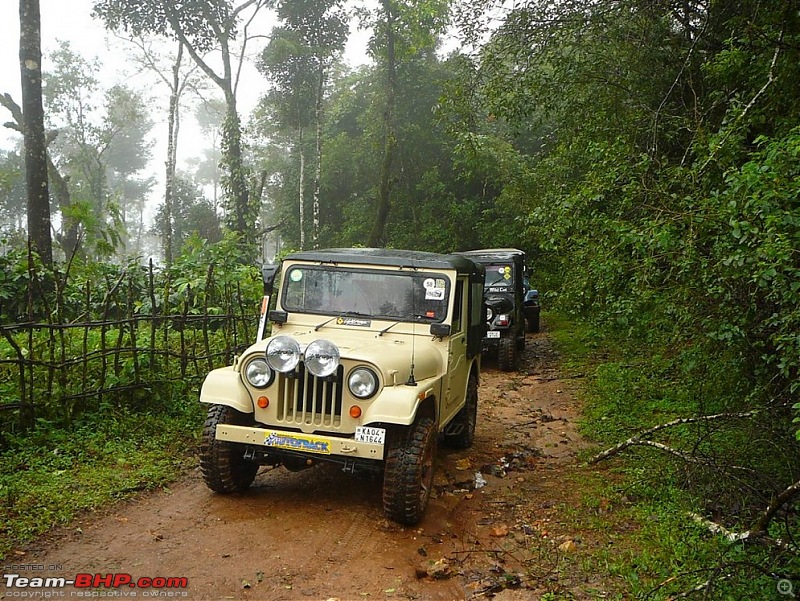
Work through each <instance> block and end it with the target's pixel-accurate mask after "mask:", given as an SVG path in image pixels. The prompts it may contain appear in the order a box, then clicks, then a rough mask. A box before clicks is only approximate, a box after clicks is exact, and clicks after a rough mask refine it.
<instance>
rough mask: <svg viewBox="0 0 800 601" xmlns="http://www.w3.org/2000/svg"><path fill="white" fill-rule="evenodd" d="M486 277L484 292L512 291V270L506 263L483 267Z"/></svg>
mask: <svg viewBox="0 0 800 601" xmlns="http://www.w3.org/2000/svg"><path fill="white" fill-rule="evenodd" d="M485 267H486V277H485V279H484V284H483V287H484V290H485V291H486V292H506V291H509V290H512V289H513V286H514V270H513V268H512V267H511V265H510V264H508V263H496V264H493V265H485Z"/></svg>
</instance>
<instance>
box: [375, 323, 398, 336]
mask: <svg viewBox="0 0 800 601" xmlns="http://www.w3.org/2000/svg"><path fill="white" fill-rule="evenodd" d="M398 323H403V320H402V319H401V320H400V321H396V322H394V323H390V324H389V325H388V326H386V327H385V328H383V329H382V330H381V331H380V332H378V336H383V335H384V334H385V333H386V332H388V331H389V330H391V329H392V328H393V327H395V326H396V325H397V324H398Z"/></svg>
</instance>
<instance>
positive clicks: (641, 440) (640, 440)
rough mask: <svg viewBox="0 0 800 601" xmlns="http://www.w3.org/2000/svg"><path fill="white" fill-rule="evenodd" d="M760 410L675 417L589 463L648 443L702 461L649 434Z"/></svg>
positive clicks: (618, 445)
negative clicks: (650, 437) (658, 440)
mask: <svg viewBox="0 0 800 601" xmlns="http://www.w3.org/2000/svg"><path fill="white" fill-rule="evenodd" d="M760 411H761V410H760V409H753V410H752V411H742V412H740V413H717V414H714V415H701V416H698V417H682V418H679V419H675V420H672V421H671V422H667V423H664V424H659V425H657V426H653V427H652V428H649V429H647V430H645V431H643V432H639V434H636V435H635V436H631V437H630V438H629V439H628V440H625V441H623V442H620V443H618V444H616V445H614V446H613V447H611V448H610V449H606V450H605V451H603V452H602V453H598V454H597V455H595V456H594V457H592V458H591V459H589V461H588V464H589V465H593V464H595V463H598V462H600V461H603V460H604V459H608V458H609V457H613V456H614V455H616V454H617V453H619V452H620V451H623V450H625V449H627V448H628V447H632V446H635V445H646V446H652V447H656V448H660V449H662V450H665V451H667V452H668V453H671V454H673V455H676V456H678V457H680V458H681V459H686V460H687V461H690V462H691V463H701V461H700V460H698V459H697V458H696V457H693V456H691V455H688V454H687V453H684V452H682V451H678V450H676V449H672V448H671V447H667V446H666V445H662V444H661V443H656V442H652V441H650V440H647V438H648V437H649V436H651V435H652V434H654V433H656V432H658V431H659V430H664V429H666V428H671V427H673V426H680V425H683V424H695V423H699V422H710V421H713V420H718V419H742V418H746V417H753V416H754V415H756V414H757V413H759V412H760ZM738 469H745V468H738Z"/></svg>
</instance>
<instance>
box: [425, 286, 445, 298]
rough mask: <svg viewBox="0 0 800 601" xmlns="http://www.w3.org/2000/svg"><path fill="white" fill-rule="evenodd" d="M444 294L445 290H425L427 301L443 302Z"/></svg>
mask: <svg viewBox="0 0 800 601" xmlns="http://www.w3.org/2000/svg"><path fill="white" fill-rule="evenodd" d="M444 292H445V290H444V288H427V289H426V290H425V300H435V301H443V300H444Z"/></svg>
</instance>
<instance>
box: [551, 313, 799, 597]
mask: <svg viewBox="0 0 800 601" xmlns="http://www.w3.org/2000/svg"><path fill="white" fill-rule="evenodd" d="M546 317H547V324H548V326H549V327H548V329H549V330H550V331H551V333H552V335H553V338H554V340H555V344H556V347H557V348H558V350H559V352H560V354H561V356H562V357H563V369H564V370H565V371H567V372H569V373H583V374H585V376H586V377H585V378H583V379H582V381H584V382H585V386H584V387H583V389H582V390H581V392H580V394H581V395H582V396H583V397H584V412H583V418H582V422H581V432H582V434H583V435H584V436H585V437H586V438H587V439H589V440H591V441H594V442H596V443H597V447H598V448H599V449H604V448H607V447H609V446H611V445H613V444H616V443H618V442H620V441H622V440H625V439H626V438H628V437H630V436H631V435H633V434H634V433H636V432H639V431H642V430H644V429H646V428H648V427H651V426H653V425H656V424H659V423H664V422H667V421H669V420H671V419H674V418H676V417H680V416H688V415H696V414H699V413H704V412H707V411H708V410H709V408H712V409H716V410H720V409H721V410H725V408H726V407H727V406H728V405H727V403H728V401H727V400H726V399H725V398H724V397H725V393H726V392H729V391H730V390H732V389H733V388H734V387H735V384H734V385H723V386H719V387H718V388H717V390H716V392H717V395H716V396H714V395H713V394H709V390H710V388H711V387H710V386H709V382H708V379H709V370H710V369H712V368H709V369H706V370H705V371H703V372H701V373H703V375H704V377H703V378H699V377H696V375H693V373H692V372H691V370H687V369H685V364H686V361H685V360H684V356H683V355H682V354H681V353H680V352H675V350H674V349H671V348H669V347H668V346H667V345H663V346H660V347H659V346H658V345H653V344H652V341H650V342H649V343H648V345H641V346H640V345H637V344H636V343H635V342H633V341H629V340H625V339H620V338H615V337H614V336H613V335H611V334H609V333H607V332H604V331H601V330H600V329H598V328H597V327H595V326H592V325H590V324H582V323H580V322H577V321H573V320H570V319H567V318H564V317H561V316H558V315H552V314H548V315H547V316H546ZM715 369H718V370H719V373H717V374H713V378H712V381H714V382H716V381H724V379H721V378H724V377H725V373H724V369H725V368H724V366H719V367H715ZM698 391H700V392H698ZM711 392H712V393H713V392H714V391H711ZM698 398H702V401H698V400H697V399H698ZM746 435H747V434H746V430H744V429H742V430H736V429H735V428H734V429H732V430H730V431H726V432H725V433H724V434H719V433H717V432H709V433H706V437H705V438H704V439H702V440H698V439H699V437H698V434H697V431H696V430H692V429H690V428H684V429H680V428H678V429H675V430H674V431H670V432H664V433H659V435H658V436H657V438H658V440H661V441H664V442H666V443H667V444H671V445H674V446H676V447H679V448H688V449H689V450H698V449H704V450H714V449H716V451H717V453H720V454H723V455H729V454H730V455H731V456H732V455H733V454H735V453H737V452H739V453H741V454H742V455H752V454H753V453H756V452H758V448H757V447H754V446H748V444H747V441H746V440H745V439H744V438H745V437H746ZM692 445H694V446H692ZM738 447H740V448H738ZM741 449H746V452H744V451H742V450H741ZM761 452H762V453H763V454H765V455H769V454H770V453H769V452H768V451H765V450H763V448H762V451H761ZM592 454H593V452H587V453H586V454H585V455H584V456H583V458H584V459H588V457H589V456H590V455H592ZM754 461H755V462H756V464H758V462H759V460H758V459H754ZM764 461H765V460H762V463H764ZM580 474H581V475H580V478H579V479H578V481H576V482H575V486H578V487H580V488H581V489H582V491H583V500H582V502H581V503H580V504H579V505H578V506H576V507H574V508H572V509H571V510H568V511H567V521H568V522H570V525H569V527H571V528H572V529H574V530H576V531H582V532H585V533H586V536H587V537H588V538H590V539H595V540H597V541H603V544H596V545H594V546H592V547H591V548H587V549H586V553H582V554H581V557H580V560H579V561H580V562H581V566H580V569H581V570H582V571H583V572H584V573H590V574H595V575H603V576H602V579H603V580H607V581H621V582H623V583H624V588H625V589H626V590H627V594H626V595H622V596H620V597H618V598H621V599H629V598H636V599H652V600H661V599H664V600H666V599H671V598H674V597H675V596H676V595H680V594H681V593H685V592H687V591H690V590H692V589H694V588H695V587H698V586H700V585H703V584H705V583H708V585H707V586H704V587H702V590H698V591H697V592H695V593H692V594H691V595H690V596H689V598H698V599H715V600H717V599H719V600H728V599H730V600H737V601H739V600H741V599H778V598H781V597H780V595H779V594H778V593H777V588H776V583H777V577H776V576H775V575H778V576H780V575H784V576H786V577H789V578H790V579H791V575H792V574H795V575H797V574H800V562H798V560H797V558H796V557H795V556H787V555H785V554H779V553H775V552H774V550H771V549H764V548H761V547H756V546H752V545H749V546H744V545H742V544H741V543H738V542H729V541H727V540H726V539H725V538H723V537H721V536H718V535H714V534H711V533H710V532H709V531H708V530H707V529H706V528H705V527H703V526H699V525H697V524H695V523H694V522H693V521H692V520H691V518H689V517H688V516H689V513H690V512H696V513H700V514H704V513H705V512H706V510H707V507H708V504H709V491H710V490H713V491H721V490H725V488H724V486H722V484H721V483H720V482H719V481H717V482H715V481H714V478H715V477H716V479H717V480H721V479H722V478H723V477H724V475H722V474H716V475H715V474H711V475H709V474H705V473H703V472H702V470H698V469H697V468H693V467H692V466H687V465H686V464H684V463H682V462H680V461H678V460H676V459H674V458H672V457H670V456H667V455H666V454H663V453H661V452H659V451H657V450H654V449H645V448H632V449H629V450H627V451H625V452H623V453H622V454H620V455H618V456H616V457H615V458H614V459H612V460H609V461H605V462H602V463H600V464H597V465H595V466H590V467H585V468H582V469H581V470H580ZM725 485H726V486H727V485H728V483H725ZM733 488H735V486H734V487H733ZM604 507H605V509H604ZM609 508H610V509H609ZM716 517H717V519H720V517H719V516H716ZM787 519H788V520H792V519H793V518H792V516H787ZM730 526H731V527H733V528H737V527H738V528H739V529H740V530H741V529H744V528H742V527H741V524H740V525H738V526H737V525H736V524H735V523H734V524H730ZM770 574H773V575H770ZM795 578H797V576H795ZM704 595H707V596H704Z"/></svg>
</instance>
